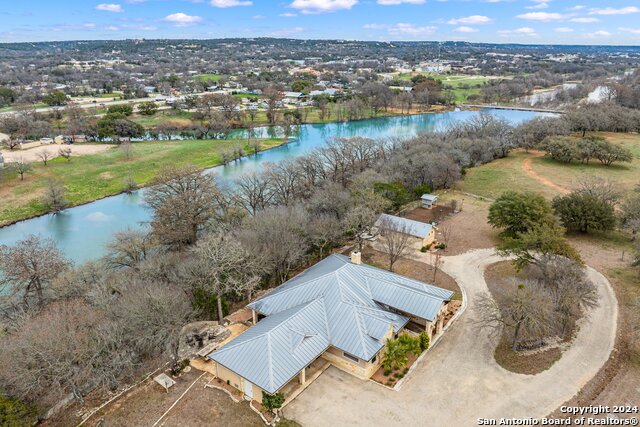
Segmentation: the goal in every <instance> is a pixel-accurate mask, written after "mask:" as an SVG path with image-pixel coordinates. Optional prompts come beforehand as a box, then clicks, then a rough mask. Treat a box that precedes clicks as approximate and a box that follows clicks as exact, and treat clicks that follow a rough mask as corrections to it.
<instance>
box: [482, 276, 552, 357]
mask: <svg viewBox="0 0 640 427" xmlns="http://www.w3.org/2000/svg"><path fill="white" fill-rule="evenodd" d="M476 307H477V311H478V315H479V317H478V320H477V322H478V326H479V327H481V328H488V329H493V330H494V331H496V332H498V333H499V332H501V331H503V330H504V332H505V333H506V334H507V336H509V337H510V342H511V348H512V349H513V350H514V351H517V350H519V349H520V348H521V345H522V343H523V342H524V341H525V340H526V341H531V340H534V341H538V340H540V339H542V338H543V337H544V336H545V334H547V333H548V332H549V330H550V329H551V323H552V319H553V316H552V313H553V303H552V301H551V298H550V297H549V296H548V295H547V294H546V293H545V292H540V290H539V288H538V285H537V284H536V283H535V282H524V283H515V282H514V283H510V284H509V285H508V286H506V287H505V288H502V289H501V290H500V291H499V292H496V293H495V299H494V298H492V297H491V296H490V295H488V294H485V295H482V296H480V297H479V299H478V303H477V305H476Z"/></svg>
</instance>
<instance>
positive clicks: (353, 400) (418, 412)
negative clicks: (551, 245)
mask: <svg viewBox="0 0 640 427" xmlns="http://www.w3.org/2000/svg"><path fill="white" fill-rule="evenodd" d="M500 260H501V258H499V257H497V256H496V255H495V254H494V251H493V249H480V250H475V251H471V252H468V253H465V254H462V255H457V256H453V257H446V258H445V260H444V265H443V270H444V271H445V272H446V273H447V274H449V275H450V276H452V277H454V278H455V279H456V280H457V281H458V284H459V285H460V287H461V288H463V289H464V290H465V291H466V294H467V298H468V300H467V303H468V305H467V309H466V311H465V312H464V313H463V314H462V316H461V317H460V318H459V319H458V321H457V322H456V323H455V324H453V325H452V327H451V328H449V330H448V331H447V333H446V335H445V336H444V337H443V339H442V340H440V341H439V343H438V344H437V345H436V346H435V347H434V348H433V349H432V350H431V351H430V353H429V354H427V355H426V357H425V358H424V359H423V360H422V363H421V364H420V365H419V366H417V367H416V369H415V370H414V371H413V373H412V374H411V376H410V377H408V378H407V380H406V381H405V383H404V384H403V386H402V388H401V390H400V391H398V392H396V391H391V390H387V389H386V388H383V387H381V386H379V385H377V384H375V383H373V382H371V381H361V380H358V379H356V378H355V377H353V376H351V375H349V374H346V373H344V372H342V371H340V370H338V369H336V368H334V367H331V368H330V369H328V370H327V371H326V372H325V373H324V374H323V375H322V376H320V378H318V379H317V380H316V381H315V382H314V383H313V384H312V385H311V386H310V387H309V388H308V389H307V390H305V392H304V393H302V394H301V395H300V396H299V397H298V398H297V399H296V400H295V401H293V402H292V403H291V404H290V405H289V406H287V407H286V408H285V410H284V414H285V416H286V417H287V418H292V419H294V420H296V421H298V422H300V423H301V424H302V425H304V426H332V427H333V426H336V425H357V426H360V425H362V426H365V425H366V426H378V425H379V426H390V425H394V426H395V425H403V426H473V425H477V419H478V418H479V417H482V418H500V417H538V418H540V417H544V416H546V415H548V414H549V413H551V412H552V411H554V410H555V409H556V408H557V407H558V406H560V405H561V404H563V403H564V402H565V401H567V400H568V399H570V398H571V397H572V396H573V395H574V394H576V393H577V392H578V390H580V388H581V387H582V386H583V385H584V384H586V383H587V381H589V379H590V378H591V377H593V376H594V375H595V374H596V373H597V372H598V370H599V369H600V368H601V367H602V365H603V364H604V363H605V361H606V360H607V359H608V358H609V354H610V353H611V351H612V349H613V345H614V339H615V333H616V327H617V312H618V308H617V307H618V306H617V301H616V298H615V294H614V292H613V289H612V288H611V285H610V284H609V282H608V281H607V280H606V279H605V278H604V276H602V275H601V274H600V273H598V272H597V271H595V270H593V269H589V272H588V274H589V276H590V278H591V279H592V280H593V281H594V283H596V285H597V286H598V290H599V294H600V305H599V307H597V308H595V309H593V310H591V311H590V312H589V315H588V316H587V318H585V319H583V320H582V321H581V324H580V331H579V332H578V335H577V337H576V339H575V340H574V342H573V344H572V345H571V347H570V348H569V349H568V350H567V351H566V352H565V353H564V354H563V356H562V358H561V359H560V360H559V361H558V362H556V363H555V364H554V365H553V366H552V367H551V368H550V369H549V370H547V371H545V372H543V373H540V374H538V375H535V376H530V375H522V374H514V373H512V372H508V371H506V370H505V369H503V368H502V367H500V366H499V365H498V364H497V363H496V362H495V360H494V358H493V350H494V348H495V345H496V338H492V337H490V336H489V333H488V332H487V331H486V330H482V329H479V328H478V327H477V326H476V325H475V323H474V319H475V318H476V316H477V313H476V311H475V307H474V303H475V301H477V299H478V296H479V295H481V294H483V293H485V292H488V290H487V285H486V283H485V281H484V270H485V268H486V267H487V266H488V265H490V264H492V263H495V262H497V261H500Z"/></svg>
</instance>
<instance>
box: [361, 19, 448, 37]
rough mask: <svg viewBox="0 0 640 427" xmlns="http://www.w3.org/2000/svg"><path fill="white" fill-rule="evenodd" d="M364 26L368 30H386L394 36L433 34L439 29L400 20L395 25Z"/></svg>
mask: <svg viewBox="0 0 640 427" xmlns="http://www.w3.org/2000/svg"><path fill="white" fill-rule="evenodd" d="M363 28H366V29H368V30H386V31H387V33H389V34H390V35H392V36H413V37H416V36H424V35H428V34H433V33H435V32H436V30H437V29H438V28H437V27H433V26H418V25H415V24H408V23H404V22H400V23H397V24H394V25H389V24H365V25H363Z"/></svg>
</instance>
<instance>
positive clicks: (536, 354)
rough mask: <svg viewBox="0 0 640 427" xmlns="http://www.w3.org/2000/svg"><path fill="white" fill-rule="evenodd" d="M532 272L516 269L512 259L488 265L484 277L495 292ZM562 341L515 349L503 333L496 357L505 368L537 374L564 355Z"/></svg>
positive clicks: (569, 334)
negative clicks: (528, 348)
mask: <svg viewBox="0 0 640 427" xmlns="http://www.w3.org/2000/svg"><path fill="white" fill-rule="evenodd" d="M529 274H530V272H529V271H528V269H527V268H525V269H523V270H522V271H519V272H518V271H516V269H515V268H514V266H513V264H512V263H511V261H501V262H497V263H495V264H492V265H490V266H489V267H487V269H486V271H485V274H484V277H485V280H486V282H487V287H488V288H489V292H491V293H493V292H496V291H498V290H499V289H500V287H501V286H504V285H505V284H506V283H507V282H508V281H509V280H513V279H519V280H524V279H526V278H527V276H528V275H529ZM574 333H575V330H570V331H568V332H567V335H566V339H565V340H564V341H563V343H564V344H565V345H566V344H568V343H569V342H570V340H571V337H573V335H574ZM561 344H562V343H552V344H549V345H545V346H542V347H541V348H539V349H536V350H534V351H515V350H513V349H512V348H511V344H510V343H509V342H508V340H507V338H506V337H505V336H504V335H503V336H502V337H501V339H500V342H499V343H498V345H497V347H496V349H495V351H494V357H495V360H496V362H497V363H498V364H499V365H500V366H502V367H503V368H504V369H506V370H508V371H511V372H515V373H518V374H528V375H535V374H539V373H540V372H543V371H546V370H547V369H549V368H550V367H551V366H552V365H553V364H554V363H555V362H557V361H558V360H560V358H561V357H562V345H561Z"/></svg>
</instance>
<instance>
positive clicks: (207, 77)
mask: <svg viewBox="0 0 640 427" xmlns="http://www.w3.org/2000/svg"><path fill="white" fill-rule="evenodd" d="M222 77H224V76H223V75H222V74H197V75H195V76H193V79H194V80H199V81H203V82H206V81H209V82H217V81H219V80H220V79H221V78H222Z"/></svg>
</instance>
